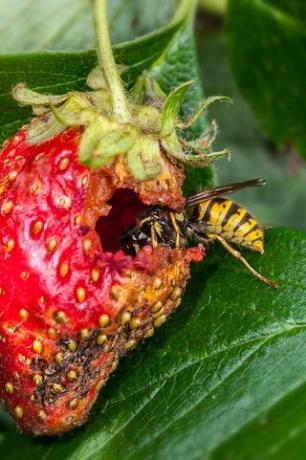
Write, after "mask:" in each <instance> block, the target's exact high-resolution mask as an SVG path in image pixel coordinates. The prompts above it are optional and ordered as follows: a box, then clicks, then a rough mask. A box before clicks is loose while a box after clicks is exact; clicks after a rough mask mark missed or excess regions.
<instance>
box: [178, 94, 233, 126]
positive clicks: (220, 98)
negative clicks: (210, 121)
mask: <svg viewBox="0 0 306 460" xmlns="http://www.w3.org/2000/svg"><path fill="white" fill-rule="evenodd" d="M215 102H227V103H231V102H232V99H231V98H230V97H227V96H210V97H208V98H207V99H205V101H203V103H202V104H201V105H200V106H199V107H198V108H197V110H195V112H194V113H193V114H192V115H191V116H190V117H189V118H188V120H186V121H185V122H179V123H178V124H177V125H176V126H177V128H181V129H187V128H190V126H192V125H193V124H194V123H195V122H196V121H197V120H198V118H200V116H201V115H202V113H203V112H206V110H207V109H208V107H209V106H210V105H212V104H214V103H215Z"/></svg>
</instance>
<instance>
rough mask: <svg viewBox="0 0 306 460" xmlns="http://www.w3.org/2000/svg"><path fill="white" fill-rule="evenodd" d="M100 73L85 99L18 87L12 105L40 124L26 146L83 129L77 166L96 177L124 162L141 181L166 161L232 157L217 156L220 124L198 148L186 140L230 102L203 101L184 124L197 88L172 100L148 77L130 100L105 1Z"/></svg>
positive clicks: (30, 130) (98, 7)
mask: <svg viewBox="0 0 306 460" xmlns="http://www.w3.org/2000/svg"><path fill="white" fill-rule="evenodd" d="M94 13H95V14H94V17H95V27H96V37H97V57H98V64H99V65H98V66H97V67H95V68H94V69H93V70H92V71H91V72H90V74H89V76H88V78H87V86H88V88H89V89H88V91H84V92H77V91H74V92H69V93H67V94H64V95H45V94H40V93H38V92H36V91H33V90H31V89H29V88H28V87H27V86H26V85H25V84H24V83H19V84H18V85H17V86H16V87H15V88H14V89H13V97H14V98H15V99H16V100H17V101H18V102H19V103H20V104H22V105H30V106H32V108H33V114H34V115H35V116H36V117H35V118H34V119H33V120H32V121H31V122H30V124H29V125H28V127H27V142H28V143H29V144H40V143H43V142H46V141H48V140H50V139H52V138H53V137H54V136H56V135H57V134H60V133H61V132H63V131H65V130H66V129H67V128H68V127H80V128H81V129H82V139H81V142H80V146H79V161H80V163H82V164H84V165H86V166H88V167H89V168H92V169H99V168H101V167H103V166H106V165H108V164H110V163H112V162H113V161H114V159H115V158H116V157H118V156H122V155H123V156H125V159H126V163H127V165H128V168H129V170H130V172H131V174H132V176H133V177H134V178H135V179H136V181H146V180H151V179H154V178H156V177H158V176H159V175H161V174H162V172H163V156H165V155H166V156H167V157H168V159H169V160H170V161H172V162H174V163H190V164H192V165H193V166H197V167H206V166H208V165H209V164H210V163H211V162H213V161H214V160H216V159H218V158H220V157H223V156H226V157H229V153H228V151H227V150H222V151H220V152H212V148H211V145H212V143H213V141H214V139H215V137H216V133H217V125H216V123H215V122H213V123H212V124H211V126H210V127H209V128H208V129H207V130H206V132H204V135H203V137H202V138H201V139H199V140H198V141H197V142H187V141H186V140H185V139H184V136H183V132H184V130H185V129H187V128H189V127H190V126H191V125H192V124H193V123H195V122H196V121H197V120H198V118H199V117H200V116H201V115H202V114H203V112H205V111H206V110H207V108H208V107H209V105H210V104H212V103H214V102H216V101H229V99H228V98H226V97H223V96H216V97H210V98H208V99H206V100H205V101H204V102H203V103H202V104H201V105H200V106H199V107H198V108H197V110H195V112H194V113H193V114H192V116H190V117H189V118H188V119H187V120H181V119H180V116H179V112H180V108H181V106H182V103H183V101H184V97H185V94H186V92H187V91H188V90H189V89H190V87H191V86H192V83H193V82H192V81H189V82H186V83H184V84H183V85H181V86H179V87H178V88H176V89H174V90H173V91H172V92H171V93H170V94H169V95H168V96H167V97H166V96H165V94H164V93H163V91H162V90H161V88H160V87H159V85H158V83H157V82H156V81H154V80H153V79H152V77H151V76H149V75H148V74H147V73H144V74H143V75H141V76H140V78H139V79H138V80H137V82H136V84H135V86H134V88H133V89H132V91H131V94H129V97H127V94H126V91H125V89H124V88H123V84H122V80H121V77H120V73H121V71H122V67H118V66H117V65H116V63H115V60H114V56H113V53H112V48H111V43H110V39H109V34H108V27H107V20H106V17H107V15H106V1H105V0H96V1H95V2H94Z"/></svg>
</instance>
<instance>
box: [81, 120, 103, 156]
mask: <svg viewBox="0 0 306 460" xmlns="http://www.w3.org/2000/svg"><path fill="white" fill-rule="evenodd" d="M105 129H106V126H105V121H104V119H103V117H102V116H100V115H96V117H95V118H94V119H93V120H92V121H91V122H90V123H89V125H88V126H87V128H86V129H85V131H84V133H83V136H82V139H81V142H80V145H79V160H80V162H81V163H87V161H88V160H90V158H91V155H92V153H93V151H94V150H95V148H96V147H97V145H98V142H99V141H100V139H101V135H103V134H104V132H105Z"/></svg>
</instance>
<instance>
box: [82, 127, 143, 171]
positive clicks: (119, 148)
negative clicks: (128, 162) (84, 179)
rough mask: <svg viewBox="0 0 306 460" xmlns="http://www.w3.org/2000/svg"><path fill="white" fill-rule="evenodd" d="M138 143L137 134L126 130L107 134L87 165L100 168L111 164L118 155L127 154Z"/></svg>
mask: <svg viewBox="0 0 306 460" xmlns="http://www.w3.org/2000/svg"><path fill="white" fill-rule="evenodd" d="M136 141H137V136H136V133H133V132H127V131H126V130H124V129H121V130H119V129H118V130H114V131H109V132H107V133H106V134H105V135H104V136H103V137H102V138H100V140H99V142H98V144H97V146H96V147H95V149H94V151H93V152H92V154H91V156H90V158H89V159H88V160H87V161H86V165H87V166H89V167H91V168H100V167H102V166H105V165H107V164H109V163H111V162H112V161H113V160H114V158H115V157H116V156H118V155H123V154H125V153H127V152H128V151H129V150H130V149H132V147H133V146H134V145H135V143H136Z"/></svg>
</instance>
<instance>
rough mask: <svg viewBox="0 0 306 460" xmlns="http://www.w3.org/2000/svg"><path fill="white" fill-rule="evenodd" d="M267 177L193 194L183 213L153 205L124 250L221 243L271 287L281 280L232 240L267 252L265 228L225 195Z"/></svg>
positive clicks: (256, 184) (258, 183) (133, 229)
mask: <svg viewBox="0 0 306 460" xmlns="http://www.w3.org/2000/svg"><path fill="white" fill-rule="evenodd" d="M265 184H266V182H265V180H264V179H260V178H259V179H253V180H248V181H244V182H239V183H234V184H229V185H224V186H221V187H215V188H212V189H209V190H204V191H202V192H200V193H198V194H196V195H192V196H190V197H188V198H187V200H186V207H185V209H184V211H183V212H181V213H175V212H172V211H170V210H169V209H165V208H161V207H158V206H152V207H150V208H147V209H146V210H145V212H144V213H142V214H141V215H140V216H139V217H138V219H137V222H136V225H135V226H133V227H130V228H129V229H128V230H127V231H126V232H125V234H124V235H123V237H122V238H121V245H122V247H123V248H124V250H125V251H126V252H127V253H129V254H131V255H135V254H137V253H138V251H139V250H140V249H141V248H143V247H144V246H146V245H152V246H153V247H157V246H158V245H159V244H165V245H167V246H170V247H172V248H181V247H188V246H192V245H194V244H195V243H202V244H203V245H204V246H205V247H207V246H208V245H209V244H210V243H211V242H212V241H216V240H217V241H219V243H221V245H222V246H223V247H224V248H225V249H226V250H227V251H228V252H230V253H231V254H232V255H233V256H234V257H236V258H237V259H239V260H240V261H241V262H242V263H243V265H244V266H245V267H246V268H247V269H248V270H249V271H250V272H251V273H252V274H253V275H254V276H256V278H258V279H259V280H261V281H262V282H264V283H266V284H268V285H269V286H271V287H278V284H277V283H274V282H273V281H271V280H269V279H267V278H266V277H264V276H263V275H262V274H260V273H258V272H257V271H256V270H255V269H254V268H253V267H252V266H251V265H250V264H249V263H248V261H247V260H246V259H245V258H244V257H243V256H242V254H241V253H240V252H239V251H238V250H237V249H234V248H233V247H232V246H231V245H230V243H234V244H235V245H238V246H242V247H244V248H247V249H250V250H251V251H256V252H259V253H260V254H263V253H264V230H263V227H261V226H259V225H258V223H257V221H256V219H255V218H254V217H253V216H251V214H249V212H248V211H247V210H246V209H245V208H244V207H242V206H240V205H239V204H237V203H235V202H234V201H232V200H230V199H228V198H224V197H222V195H226V194H229V193H233V192H235V191H237V190H240V189H242V188H245V187H261V186H263V185H265Z"/></svg>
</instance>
